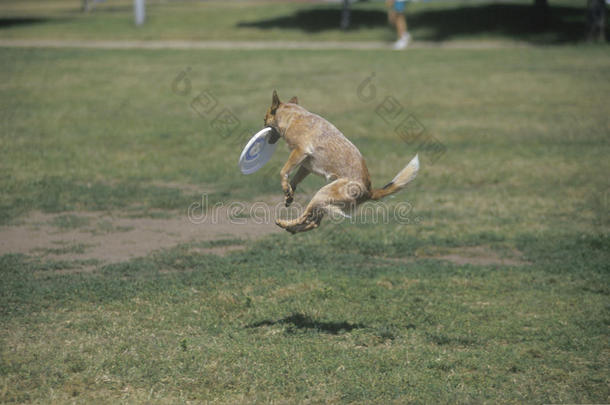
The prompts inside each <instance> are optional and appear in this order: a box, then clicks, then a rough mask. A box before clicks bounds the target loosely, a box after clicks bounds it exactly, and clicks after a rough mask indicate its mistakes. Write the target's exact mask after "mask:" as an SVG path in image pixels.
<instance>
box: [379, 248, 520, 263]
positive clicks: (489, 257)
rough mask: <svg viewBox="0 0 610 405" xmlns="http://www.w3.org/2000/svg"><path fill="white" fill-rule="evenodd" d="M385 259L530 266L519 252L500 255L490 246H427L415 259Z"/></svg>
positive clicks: (393, 260)
mask: <svg viewBox="0 0 610 405" xmlns="http://www.w3.org/2000/svg"><path fill="white" fill-rule="evenodd" d="M383 259H384V260H387V261H390V262H397V263H414V262H415V261H417V259H436V260H443V261H447V262H451V263H454V264H458V265H464V264H469V265H473V266H526V265H529V264H530V262H528V261H527V260H525V259H524V258H523V254H522V253H521V252H519V251H518V250H515V249H510V250H505V251H503V252H502V253H500V252H498V251H496V250H493V249H492V248H491V247H489V246H464V247H441V246H427V247H425V248H420V249H418V250H416V251H415V257H400V258H395V257H383Z"/></svg>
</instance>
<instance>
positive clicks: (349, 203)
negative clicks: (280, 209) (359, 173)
mask: <svg viewBox="0 0 610 405" xmlns="http://www.w3.org/2000/svg"><path fill="white" fill-rule="evenodd" d="M351 183H353V182H351V181H349V180H347V179H337V180H335V181H333V182H332V183H330V184H327V185H326V186H324V187H322V188H321V189H320V190H318V192H317V193H316V194H315V195H314V196H313V198H312V199H311V201H310V202H309V204H307V207H305V210H304V211H303V213H302V214H301V215H300V216H299V217H298V218H296V219H293V220H282V219H278V220H276V221H275V223H276V224H277V225H279V226H280V227H282V228H284V229H286V230H287V231H288V232H291V233H296V232H304V231H309V230H311V229H314V228H317V227H318V226H319V225H320V222H321V221H322V218H323V217H324V215H325V214H327V213H331V212H332V213H336V212H339V211H340V212H343V213H344V212H345V209H348V208H350V207H354V206H355V205H356V203H357V200H356V198H354V195H353V193H350V191H351V187H350V185H351Z"/></svg>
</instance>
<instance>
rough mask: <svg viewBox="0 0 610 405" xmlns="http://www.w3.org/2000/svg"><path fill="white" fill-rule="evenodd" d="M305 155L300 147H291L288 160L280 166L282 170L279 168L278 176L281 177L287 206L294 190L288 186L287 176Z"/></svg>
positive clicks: (290, 201)
mask: <svg viewBox="0 0 610 405" xmlns="http://www.w3.org/2000/svg"><path fill="white" fill-rule="evenodd" d="M306 157H307V155H306V154H305V153H303V152H302V151H301V150H300V149H298V148H297V149H293V150H292V152H290V156H288V161H286V164H285V165H284V167H282V170H280V176H281V177H282V190H284V203H285V204H286V206H289V205H290V204H291V203H292V200H293V198H294V191H293V190H292V187H291V186H290V182H289V181H288V177H289V176H290V173H291V172H292V171H293V170H294V169H295V168H296V167H297V166H298V165H300V164H301V163H303V160H305V158H306Z"/></svg>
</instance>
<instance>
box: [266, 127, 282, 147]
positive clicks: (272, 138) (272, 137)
mask: <svg viewBox="0 0 610 405" xmlns="http://www.w3.org/2000/svg"><path fill="white" fill-rule="evenodd" d="M269 128H271V132H269V135H268V138H267V142H269V144H270V145H273V144H274V143H276V142H277V141H278V140H279V139H280V137H281V135H280V133H279V131H278V130H277V129H275V128H273V127H269Z"/></svg>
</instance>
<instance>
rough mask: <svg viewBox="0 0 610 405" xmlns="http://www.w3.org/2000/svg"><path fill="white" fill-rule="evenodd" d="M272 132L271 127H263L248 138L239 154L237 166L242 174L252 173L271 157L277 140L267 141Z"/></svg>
mask: <svg viewBox="0 0 610 405" xmlns="http://www.w3.org/2000/svg"><path fill="white" fill-rule="evenodd" d="M272 132H273V129H272V128H269V127H265V128H263V129H261V130H260V131H258V132H257V133H256V134H254V136H253V137H252V138H250V140H249V141H248V144H247V145H246V147H245V148H244V150H243V151H242V152H241V155H240V156H239V168H240V169H241V172H242V173H243V174H252V173H254V172H255V171H257V170H258V169H260V168H261V167H263V166H264V165H265V163H267V162H268V161H269V159H271V156H272V155H273V152H275V148H276V147H277V142H276V143H274V144H270V143H269V138H270V136H271V134H272Z"/></svg>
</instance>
